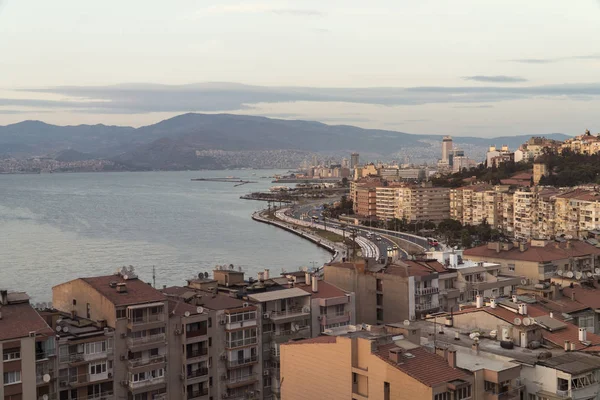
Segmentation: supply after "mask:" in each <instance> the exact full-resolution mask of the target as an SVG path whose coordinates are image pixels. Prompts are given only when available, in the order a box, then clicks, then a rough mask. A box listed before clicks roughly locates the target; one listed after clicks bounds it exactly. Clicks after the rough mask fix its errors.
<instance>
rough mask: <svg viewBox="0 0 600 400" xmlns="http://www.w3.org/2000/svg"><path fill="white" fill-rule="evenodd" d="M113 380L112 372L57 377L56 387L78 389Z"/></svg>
mask: <svg viewBox="0 0 600 400" xmlns="http://www.w3.org/2000/svg"><path fill="white" fill-rule="evenodd" d="M112 378H113V374H112V370H107V371H106V372H103V373H101V374H80V375H75V376H68V377H59V382H58V386H59V387H61V388H78V387H82V386H87V385H89V384H90V383H95V382H102V381H107V380H110V379H112Z"/></svg>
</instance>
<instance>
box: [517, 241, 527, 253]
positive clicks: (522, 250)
mask: <svg viewBox="0 0 600 400" xmlns="http://www.w3.org/2000/svg"><path fill="white" fill-rule="evenodd" d="M525 250H527V243H525V242H520V243H519V251H520V252H521V253H522V252H524V251H525Z"/></svg>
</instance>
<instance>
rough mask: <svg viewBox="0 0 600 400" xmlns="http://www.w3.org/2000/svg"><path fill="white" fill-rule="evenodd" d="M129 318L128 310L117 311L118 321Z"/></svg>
mask: <svg viewBox="0 0 600 400" xmlns="http://www.w3.org/2000/svg"><path fill="white" fill-rule="evenodd" d="M122 318H127V310H126V309H122V310H117V319H122Z"/></svg>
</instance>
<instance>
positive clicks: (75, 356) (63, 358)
mask: <svg viewBox="0 0 600 400" xmlns="http://www.w3.org/2000/svg"><path fill="white" fill-rule="evenodd" d="M111 354H113V349H107V351H103V352H99V353H92V354H85V353H69V354H67V355H59V361H60V362H61V363H64V362H67V363H78V362H83V361H93V360H100V359H103V358H106V357H108V356H109V355H111Z"/></svg>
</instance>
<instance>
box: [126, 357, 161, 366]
mask: <svg viewBox="0 0 600 400" xmlns="http://www.w3.org/2000/svg"><path fill="white" fill-rule="evenodd" d="M165 361H166V358H165V356H164V355H159V356H152V357H147V358H135V359H133V360H129V361H128V364H129V368H137V367H143V366H145V365H150V364H158V363H163V362H165Z"/></svg>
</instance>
